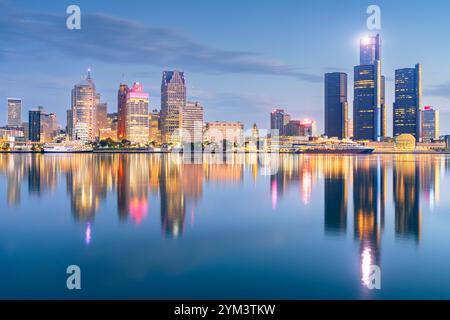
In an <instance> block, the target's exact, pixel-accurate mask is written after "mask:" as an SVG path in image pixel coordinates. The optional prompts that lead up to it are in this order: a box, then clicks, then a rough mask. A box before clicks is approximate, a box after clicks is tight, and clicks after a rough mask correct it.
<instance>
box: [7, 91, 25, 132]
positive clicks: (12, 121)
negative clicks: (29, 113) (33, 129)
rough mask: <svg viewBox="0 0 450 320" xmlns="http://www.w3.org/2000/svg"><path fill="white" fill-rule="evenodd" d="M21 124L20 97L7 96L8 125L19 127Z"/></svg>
mask: <svg viewBox="0 0 450 320" xmlns="http://www.w3.org/2000/svg"><path fill="white" fill-rule="evenodd" d="M21 124H22V99H19V98H8V127H16V128H18V127H20V126H21Z"/></svg>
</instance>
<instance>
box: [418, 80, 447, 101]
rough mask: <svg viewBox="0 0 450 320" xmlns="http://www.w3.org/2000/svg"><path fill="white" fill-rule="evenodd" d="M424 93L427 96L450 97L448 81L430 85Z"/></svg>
mask: <svg viewBox="0 0 450 320" xmlns="http://www.w3.org/2000/svg"><path fill="white" fill-rule="evenodd" d="M424 94H425V95H427V96H433V97H441V98H446V99H450V83H446V84H440V85H434V86H430V87H428V88H426V89H425V90H424Z"/></svg>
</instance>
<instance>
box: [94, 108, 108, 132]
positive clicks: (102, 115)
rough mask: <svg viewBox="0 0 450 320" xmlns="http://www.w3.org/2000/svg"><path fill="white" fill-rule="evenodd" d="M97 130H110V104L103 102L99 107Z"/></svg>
mask: <svg viewBox="0 0 450 320" xmlns="http://www.w3.org/2000/svg"><path fill="white" fill-rule="evenodd" d="M97 128H98V130H99V131H101V130H105V129H108V128H109V125H108V104H107V103H106V102H101V103H99V104H98V105H97Z"/></svg>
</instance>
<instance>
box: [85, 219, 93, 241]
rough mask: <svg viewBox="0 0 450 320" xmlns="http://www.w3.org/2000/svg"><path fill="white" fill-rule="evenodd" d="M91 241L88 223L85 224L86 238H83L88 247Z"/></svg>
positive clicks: (89, 224)
mask: <svg viewBox="0 0 450 320" xmlns="http://www.w3.org/2000/svg"><path fill="white" fill-rule="evenodd" d="M91 239H92V237H91V223H90V222H88V223H87V224H86V236H85V242H86V245H89V244H90V243H91Z"/></svg>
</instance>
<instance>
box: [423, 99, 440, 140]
mask: <svg viewBox="0 0 450 320" xmlns="http://www.w3.org/2000/svg"><path fill="white" fill-rule="evenodd" d="M422 135H423V141H425V142H431V141H433V140H438V139H439V111H438V110H435V109H434V108H433V107H428V106H427V107H424V108H423V112H422Z"/></svg>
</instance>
